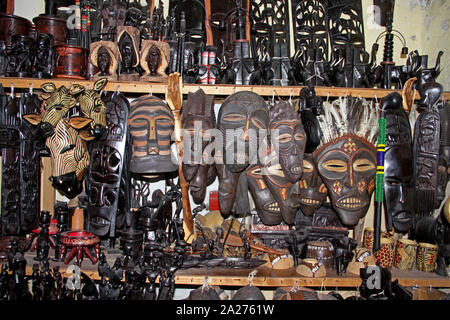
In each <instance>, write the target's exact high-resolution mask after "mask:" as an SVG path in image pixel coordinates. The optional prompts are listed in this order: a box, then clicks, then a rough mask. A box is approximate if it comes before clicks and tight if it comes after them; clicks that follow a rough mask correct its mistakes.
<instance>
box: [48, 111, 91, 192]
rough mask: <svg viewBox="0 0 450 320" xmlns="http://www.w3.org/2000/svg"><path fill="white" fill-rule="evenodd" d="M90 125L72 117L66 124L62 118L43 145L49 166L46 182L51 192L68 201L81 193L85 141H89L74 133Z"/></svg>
mask: <svg viewBox="0 0 450 320" xmlns="http://www.w3.org/2000/svg"><path fill="white" fill-rule="evenodd" d="M91 121H92V120H91V119H89V118H83V117H72V118H71V119H70V120H67V119H65V118H63V119H61V120H59V121H58V123H57V124H56V127H55V132H54V133H53V134H52V135H51V136H50V137H48V138H47V140H46V142H45V146H46V147H47V149H48V150H49V152H50V159H51V163H52V176H51V177H50V181H51V182H52V185H53V187H54V188H55V189H57V190H58V191H59V192H60V193H61V194H63V195H64V196H66V197H68V198H69V199H73V198H74V197H76V196H77V195H78V194H79V193H80V192H81V191H82V190H83V185H82V184H83V174H84V171H85V169H86V168H87V166H88V165H89V160H90V156H89V152H88V149H87V146H86V142H85V141H88V140H91V139H92V138H93V137H92V136H90V135H89V133H88V132H86V131H78V130H79V129H82V128H84V127H85V126H87V125H88V124H89V123H90V122H91Z"/></svg>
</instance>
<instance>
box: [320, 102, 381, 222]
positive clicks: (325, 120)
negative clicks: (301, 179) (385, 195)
mask: <svg viewBox="0 0 450 320" xmlns="http://www.w3.org/2000/svg"><path fill="white" fill-rule="evenodd" d="M318 120H319V125H320V129H321V131H322V139H321V143H322V145H321V146H320V147H319V148H318V149H317V150H315V151H314V153H313V159H314V163H315V165H316V167H317V170H318V172H319V174H320V176H321V177H322V180H323V182H324V183H325V186H326V188H327V190H328V195H329V197H330V199H331V204H332V206H333V208H334V209H335V211H336V212H337V214H338V215H339V218H340V219H341V221H342V223H343V224H344V225H345V226H348V227H353V226H355V225H356V224H357V223H358V221H359V219H361V218H362V217H364V216H365V214H366V212H367V209H368V208H369V205H370V197H371V195H372V192H373V190H374V189H375V174H376V164H377V162H376V159H377V158H376V155H377V151H376V148H375V146H374V144H375V142H376V138H377V135H378V123H377V121H378V114H377V111H376V108H375V106H373V105H371V103H369V102H368V101H366V100H364V99H355V98H353V97H351V96H350V97H346V98H338V99H336V100H335V101H333V102H332V103H328V102H325V103H324V107H323V115H320V116H319V117H318Z"/></svg>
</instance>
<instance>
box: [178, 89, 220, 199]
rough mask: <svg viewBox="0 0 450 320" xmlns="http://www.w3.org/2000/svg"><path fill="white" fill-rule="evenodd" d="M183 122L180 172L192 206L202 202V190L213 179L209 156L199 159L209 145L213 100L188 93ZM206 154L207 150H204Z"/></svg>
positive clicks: (213, 122)
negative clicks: (191, 200) (187, 185)
mask: <svg viewBox="0 0 450 320" xmlns="http://www.w3.org/2000/svg"><path fill="white" fill-rule="evenodd" d="M181 121H182V123H183V129H184V132H183V135H184V137H183V143H184V147H183V150H184V152H183V156H184V157H186V158H185V159H184V160H183V164H182V169H183V175H184V178H185V179H186V181H188V182H189V189H190V192H191V195H192V198H193V200H194V202H195V203H197V204H200V203H202V202H203V200H204V199H205V194H206V187H207V186H208V185H209V184H211V183H212V182H213V181H214V179H215V178H216V169H215V166H214V163H211V160H213V159H214V158H213V156H214V155H213V154H211V155H208V157H206V156H207V155H205V157H204V156H203V153H204V151H205V149H206V148H207V147H208V145H210V144H211V143H212V142H213V138H212V136H211V134H210V130H211V129H214V128H215V127H216V117H215V114H214V103H213V97H212V96H207V95H206V94H205V92H204V91H203V90H201V89H200V90H198V91H197V92H195V93H192V92H190V93H189V95H188V99H187V101H186V104H185V105H184V106H183V112H182V115H181ZM206 151H207V150H206Z"/></svg>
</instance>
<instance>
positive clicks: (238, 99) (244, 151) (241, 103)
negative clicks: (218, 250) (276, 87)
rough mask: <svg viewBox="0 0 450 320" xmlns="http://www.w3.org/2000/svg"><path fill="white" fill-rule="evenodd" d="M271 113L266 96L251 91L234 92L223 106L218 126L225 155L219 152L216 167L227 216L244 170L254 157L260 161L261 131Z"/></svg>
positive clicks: (221, 151)
mask: <svg viewBox="0 0 450 320" xmlns="http://www.w3.org/2000/svg"><path fill="white" fill-rule="evenodd" d="M268 116H269V115H268V110H267V105H266V103H265V101H264V99H263V98H261V97H260V96H259V95H257V94H256V93H253V92H249V91H241V92H237V93H234V94H232V95H231V96H229V97H228V98H227V99H226V100H225V101H224V103H223V104H222V106H221V108H220V111H219V116H218V122H217V129H219V130H220V132H221V134H222V141H221V142H222V149H221V150H218V151H219V152H220V153H222V155H216V168H217V174H218V178H219V204H220V211H221V213H222V215H224V216H228V215H229V214H230V213H231V210H232V207H233V204H234V202H235V196H236V189H237V184H238V181H239V176H240V174H241V173H242V172H243V170H245V169H246V168H247V167H248V165H249V163H250V162H251V161H256V158H257V154H256V151H257V148H258V146H259V144H260V141H261V136H260V133H261V134H263V132H264V130H267V126H268ZM250 129H251V130H250ZM260 130H263V131H262V132H261V131H260ZM227 131H228V134H227ZM264 133H266V132H264ZM250 148H252V149H250ZM250 151H251V152H250ZM217 159H220V160H221V162H218V161H217ZM221 163H223V164H221Z"/></svg>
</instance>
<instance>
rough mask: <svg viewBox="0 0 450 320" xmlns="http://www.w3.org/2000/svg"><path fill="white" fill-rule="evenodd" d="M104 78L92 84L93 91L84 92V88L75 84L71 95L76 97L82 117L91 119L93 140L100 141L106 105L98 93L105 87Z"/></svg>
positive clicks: (103, 131)
mask: <svg viewBox="0 0 450 320" xmlns="http://www.w3.org/2000/svg"><path fill="white" fill-rule="evenodd" d="M107 83H108V80H107V79H106V78H104V79H99V80H97V81H96V82H95V83H94V89H93V90H86V89H85V87H84V86H82V85H78V84H75V85H73V86H72V88H71V93H72V94H73V95H78V96H77V101H78V102H79V104H80V109H81V113H82V114H83V116H84V117H88V118H91V119H92V120H93V122H92V123H91V127H92V130H93V134H94V136H95V138H98V139H101V138H102V137H104V135H105V134H106V133H107V132H106V105H105V103H104V102H103V100H102V99H101V97H100V91H102V89H103V88H104V87H105V86H106V84H107Z"/></svg>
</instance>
